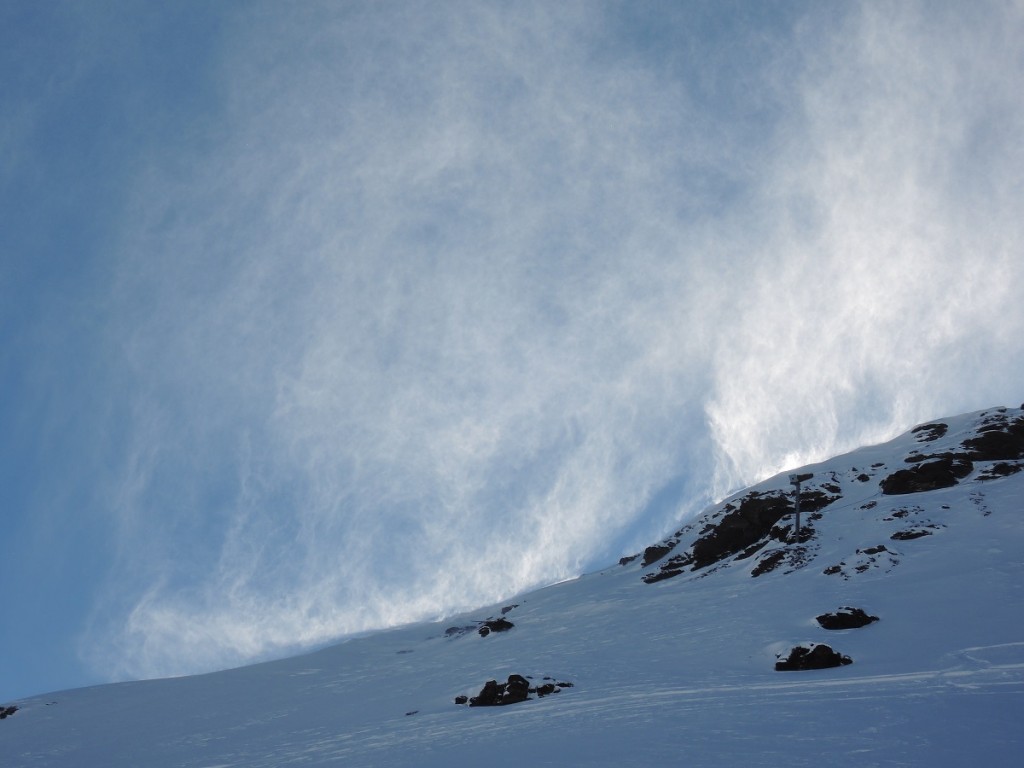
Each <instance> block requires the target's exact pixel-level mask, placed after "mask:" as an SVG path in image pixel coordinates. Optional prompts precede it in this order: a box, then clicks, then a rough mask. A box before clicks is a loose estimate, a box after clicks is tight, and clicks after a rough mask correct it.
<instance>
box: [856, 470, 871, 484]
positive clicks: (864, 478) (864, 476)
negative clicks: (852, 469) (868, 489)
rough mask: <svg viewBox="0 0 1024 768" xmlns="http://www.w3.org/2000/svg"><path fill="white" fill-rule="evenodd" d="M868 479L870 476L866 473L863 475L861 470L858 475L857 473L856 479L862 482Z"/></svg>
mask: <svg viewBox="0 0 1024 768" xmlns="http://www.w3.org/2000/svg"><path fill="white" fill-rule="evenodd" d="M870 479H871V477H870V476H868V475H865V474H864V473H863V472H861V473H860V474H859V475H857V480H859V481H860V482H862V483H866V482H867V481H868V480H870Z"/></svg>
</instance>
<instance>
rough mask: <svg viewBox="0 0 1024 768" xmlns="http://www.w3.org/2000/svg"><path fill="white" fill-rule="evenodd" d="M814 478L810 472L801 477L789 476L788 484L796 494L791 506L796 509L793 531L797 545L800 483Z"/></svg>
mask: <svg viewBox="0 0 1024 768" xmlns="http://www.w3.org/2000/svg"><path fill="white" fill-rule="evenodd" d="M812 477H814V474H813V473H812V472H806V473H804V474H802V475H790V476H789V482H791V483H792V484H793V485H794V486H795V487H796V493H795V496H794V499H793V506H794V507H795V508H796V526H795V527H794V529H793V532H794V534H795V540H796V542H797V544H799V543H800V483H802V482H804V481H805V480H810V479H811V478H812Z"/></svg>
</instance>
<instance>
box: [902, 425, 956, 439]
mask: <svg viewBox="0 0 1024 768" xmlns="http://www.w3.org/2000/svg"><path fill="white" fill-rule="evenodd" d="M948 430H949V425H948V424H922V425H920V426H918V427H914V428H913V429H912V430H910V431H911V433H912V434H915V435H917V441H918V442H919V443H928V442H931V441H932V440H938V439H939V438H940V437H943V436H944V435H945V434H946V432H947V431H948Z"/></svg>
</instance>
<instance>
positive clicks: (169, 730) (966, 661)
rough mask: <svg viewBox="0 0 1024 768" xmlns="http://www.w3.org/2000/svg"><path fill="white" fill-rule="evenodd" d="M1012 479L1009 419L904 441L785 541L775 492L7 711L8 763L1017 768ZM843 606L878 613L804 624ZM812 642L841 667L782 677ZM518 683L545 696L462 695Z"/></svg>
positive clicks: (839, 471)
mask: <svg viewBox="0 0 1024 768" xmlns="http://www.w3.org/2000/svg"><path fill="white" fill-rule="evenodd" d="M1022 466H1024V414H1022V412H1021V411H1020V410H1018V409H993V410H989V411H983V412H978V413H973V414H967V415H964V416H959V417H956V418H953V419H944V420H942V421H941V422H935V423H933V424H930V425H922V427H919V428H917V429H915V430H913V431H911V432H908V433H907V434H905V435H903V436H901V437H899V438H897V439H896V440H894V441H892V442H890V443H887V444H885V445H880V446H873V447H868V448H864V449H861V450H858V451H855V452H853V453H850V454H847V455H845V456H841V457H838V458H836V459H833V460H830V461H827V462H824V463H821V464H818V465H814V466H810V467H807V468H806V469H805V470H802V471H804V472H808V473H813V477H812V478H811V479H809V480H807V481H805V482H804V483H803V490H804V493H803V495H802V497H801V502H802V504H801V505H802V508H803V510H804V514H803V521H804V522H805V526H804V531H803V535H802V536H801V537H800V540H799V541H797V540H796V537H794V535H793V531H792V520H793V515H792V510H791V507H790V506H789V505H790V504H791V496H784V495H783V494H789V493H790V491H791V486H790V485H789V480H788V477H787V476H785V475H782V476H779V477H775V478H772V479H770V480H767V481H765V482H763V483H761V484H759V485H757V486H755V487H754V488H751V489H748V490H746V491H743V492H742V493H739V494H736V495H735V496H734V497H733V498H731V499H727V500H725V501H724V502H723V503H722V504H719V505H716V506H715V507H713V508H711V509H709V510H708V511H707V512H706V513H705V514H704V515H703V516H702V517H701V518H700V519H698V520H696V521H694V522H693V523H692V524H690V525H688V526H686V527H685V528H683V529H682V530H681V531H679V532H678V533H677V534H676V535H675V536H673V537H671V538H670V539H669V540H668V541H666V542H663V543H662V544H661V545H656V546H653V547H651V548H649V549H648V550H647V551H646V552H645V553H641V554H640V555H638V556H637V557H635V558H634V559H632V560H628V559H627V561H626V562H624V563H623V564H620V565H618V566H615V567H611V568H609V569H608V570H605V571H602V572H599V573H594V574H590V575H587V576H584V577H582V578H579V579H576V580H573V581H570V582H565V583H562V584H557V585H554V586H551V587H548V588H546V589H542V590H540V591H537V592H534V593H530V594H526V595H522V596H520V597H517V598H514V599H512V600H509V601H508V602H507V603H504V604H501V605H495V606H490V607H486V608H483V609H481V610H480V611H477V612H474V613H472V614H468V615H465V616H460V617H455V618H451V619H449V620H447V621H445V622H442V623H438V624H420V625H414V626H408V627H403V628H400V629H395V630H391V631H386V632H380V633H376V634H372V635H369V636H364V637H359V638H354V639H350V640H348V641H347V642H344V643H341V644H339V645H337V646H334V647H330V648H326V649H324V650H321V651H318V652H316V653H312V654H309V655H305V656H301V657H297V658H292V659H287V660H283V661H276V662H271V663H267V664H261V665H257V666H252V667H246V668H242V669H236V670H230V671H225V672H219V673H215V674H210V675H203V676H197V677H188V678H178V679H169V680H155V681H146V682H135V683H125V684H118V685H109V686H101V687H96V688H88V689H81V690H73V691H67V692H63V693H56V694H50V695H47V696H40V697H37V698H31V699H26V700H23V701H17V702H0V704H5V705H13V706H17V707H18V710H17V711H16V712H14V713H13V714H11V715H10V716H9V717H6V718H4V719H3V720H2V721H0V764H2V765H3V766H7V767H8V768H13V767H14V766H42V765H48V766H50V765H52V766H74V767H75V768H87V767H89V766H102V767H103V768H115V767H118V766H124V767H125V768H128V767H129V766H131V767H132V768H134V767H136V766H153V767H155V766H196V767H199V766H204V767H207V768H209V767H212V766H283V765H302V766H321V765H345V766H451V765H485V764H486V765H498V766H502V765H519V764H527V765H559V766H563V765H588V766H622V765H688V766H712V765H714V766H719V765H745V766H750V765H763V766H780V765H850V766H865V765H928V766H943V765H950V766H953V765H956V766H961V765H975V764H984V765H987V766H1002V765H1006V766H1010V765H1013V766H1016V765H1020V764H1021V763H1022V761H1024V734H1022V732H1021V722H1022V720H1024V514H1022V513H1024V472H1018V471H1017V470H1019V469H1020V468H1021V467H1022ZM908 470H909V471H908ZM883 488H884V489H885V490H887V491H888V492H889V493H883ZM897 491H910V492H908V493H897ZM755 573H756V574H757V575H756V576H755V575H753V574H755ZM841 607H852V608H862V609H864V610H865V611H866V613H867V614H870V615H874V616H877V617H879V619H880V620H879V621H877V622H874V623H871V624H869V625H867V626H864V627H861V628H857V629H845V630H833V631H829V630H826V629H823V628H822V627H821V626H819V624H818V622H817V621H816V620H815V617H816V616H818V615H820V614H825V613H827V612H834V611H836V610H837V609H839V608H841ZM499 618H503V619H504V620H505V621H506V622H508V623H511V624H512V625H513V626H512V627H511V628H507V629H504V631H500V630H502V627H503V625H502V623H501V622H498V621H497V620H498V619H499ZM487 620H492V621H493V622H495V623H492V625H491V626H492V627H493V629H494V631H491V632H490V633H488V634H487V635H486V636H482V635H481V633H480V632H479V631H478V630H479V628H480V627H481V626H483V625H482V624H481V622H485V621H487ZM822 643H825V644H828V645H830V646H831V647H833V648H834V649H835V650H836V651H837V652H838V653H840V654H842V655H845V656H848V657H850V659H852V663H851V664H848V665H843V666H837V667H834V668H829V669H818V670H811V671H776V670H775V663H776V662H777V661H778V660H779V658H780V657H785V656H787V655H788V653H789V651H790V649H791V648H793V647H794V646H797V645H801V644H802V645H804V646H805V647H811V645H813V644H822ZM513 674H518V675H523V676H527V677H528V678H530V685H531V686H532V687H533V688H537V687H538V686H543V685H545V683H547V684H552V685H553V684H555V683H557V684H559V685H558V686H557V687H558V688H559V690H558V691H557V692H552V693H550V694H549V695H546V696H543V697H539V696H537V694H536V693H534V694H531V700H529V701H524V702H519V703H514V704H510V705H507V706H500V707H471V706H468V705H460V704H456V703H455V700H456V697H459V696H461V695H465V696H471V697H473V696H477V694H479V693H480V690H481V688H482V687H483V685H484V683H485V682H486V681H487V680H489V679H496V680H498V681H500V682H504V681H505V680H506V679H507V678H508V677H509V675H513ZM545 678H548V679H547V680H545ZM542 690H543V689H542Z"/></svg>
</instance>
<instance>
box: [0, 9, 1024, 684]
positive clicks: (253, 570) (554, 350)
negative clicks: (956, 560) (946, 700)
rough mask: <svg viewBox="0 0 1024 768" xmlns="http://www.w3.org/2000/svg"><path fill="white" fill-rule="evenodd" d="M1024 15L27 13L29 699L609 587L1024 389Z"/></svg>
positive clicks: (3, 476)
mask: <svg viewBox="0 0 1024 768" xmlns="http://www.w3.org/2000/svg"><path fill="white" fill-rule="evenodd" d="M1022 32H1024V11H1022V10H1021V8H1020V5H1019V4H1016V3H1009V2H1006V3H1000V2H991V3H982V4H980V5H972V6H971V8H970V9H969V10H968V9H966V8H965V7H963V6H962V4H959V3H927V4H924V3H922V4H917V3H864V4H857V3H834V4H823V3H806V4H804V3H778V4H774V3H756V4H755V3H732V4H730V3H718V2H715V3H704V2H679V3H668V2H664V3H659V2H650V3H636V2H630V3H602V2H587V3H558V4H552V3H528V2H524V3H483V2H481V3H468V2H466V3H450V4H444V5H440V6H439V5H435V4H429V5H425V4H422V3H397V2H396V3H334V4H331V3H324V4H316V3H295V4H286V3H241V2H238V3H217V4H207V3H187V2H179V3H167V4H160V5H159V6H157V5H144V4H138V3H128V2H125V3H117V2H92V3H37V2H8V3H5V4H4V5H3V6H2V8H0V72H2V75H0V85H2V90H3V98H2V99H0V118H2V119H0V126H2V128H0V196H2V199H0V338H2V346H0V408H2V409H3V410H2V420H3V424H4V429H3V431H2V432H0V508H2V509H3V512H4V528H3V536H2V537H0V578H2V579H3V583H4V584H5V587H6V588H5V590H4V596H3V599H2V600H0V642H2V644H3V648H4V651H5V652H4V654H3V661H2V662H0V696H4V697H7V698H12V697H15V696H18V695H25V694H29V693H37V692H41V691H45V690H51V689H56V688H66V687H71V686H76V685H82V684H87V683H92V682H101V681H107V680H113V679H124V678H133V677H144V676H156V675H167V674H184V673H190V672H196V671H202V670H207V669H214V668H218V667H223V666H229V665H236V664H240V663H244V662H245V661H249V660H252V659H258V658H265V657H268V656H272V655H276V654H283V653H289V652H292V651H294V650H297V649H299V648H303V647H309V646H311V645H315V644H319V643H323V642H327V641H329V640H330V639H332V638H336V637H338V636H340V635H343V634H345V633H351V632H357V631H361V630H364V629H368V628H373V627H379V626H384V625H388V624H394V623H399V622H404V621H411V620H415V619H419V618H425V617H435V616H438V615H441V614H443V613H445V612H448V611H452V610H456V609H460V608H467V607H472V606H473V605H476V604H482V603H486V602H489V601H491V600H496V599H499V598H500V597H503V596H506V595H508V594H510V593H513V592H515V591H518V590H521V589H524V588H527V587H529V586H533V585H537V584H541V583H545V582H550V581H552V580H556V579H560V578H564V577H567V576H570V575H573V574H576V573H579V572H581V571H584V570H587V569H593V568H597V567H600V566H603V565H605V564H607V563H608V562H611V561H613V560H615V559H617V558H618V557H619V556H620V555H622V554H625V553H628V552H631V551H634V550H636V549H637V548H639V547H641V546H643V545H644V544H646V543H649V542H650V541H652V540H654V539H656V538H657V537H658V536H659V535H661V534H662V533H664V532H665V531H666V530H668V529H670V528H672V527H673V526H674V525H675V524H676V523H677V521H678V520H679V519H681V518H682V517H685V516H686V515H688V514H692V513H693V512H694V511H695V510H697V509H699V508H700V507H701V506H702V505H703V504H704V503H706V502H707V501H708V500H709V499H712V498H715V497H718V496H721V495H722V494H724V493H725V491H727V490H729V489H732V488H735V487H737V486H739V485H742V484H745V483H749V482H752V481H754V480H756V479H759V478H761V477H763V476H765V475H767V474H770V473H772V472H775V471H779V470H781V469H784V468H787V467H792V466H795V465H798V464H800V463H804V462H807V461H811V460H816V459H820V458H823V457H825V456H827V455H830V454H832V453H835V452H837V451H839V450H843V449H846V448H850V447H853V446H855V445H858V444H861V443H863V442H874V441H879V440H882V439H884V438H887V437H889V436H891V435H892V434H894V433H896V432H898V431H901V430H902V429H905V428H907V427H908V426H911V425H913V424H914V423H916V422H918V421H920V420H924V419H927V418H931V417H934V416H939V415H943V414H949V413H955V412H961V411H967V410H975V409H979V408H984V407H987V406H990V405H997V404H1004V403H1005V404H1017V403H1019V401H1020V400H1021V399H1022V398H1024V393H1022V390H1021V386H1020V382H1021V381H1024V348H1022V346H1021V344H1020V339H1021V337H1022V332H1024V309H1022V307H1021V303H1020V301H1019V293H1020V291H1019V286H1020V285H1021V282H1022V278H1024V250H1022V248H1024V237H1022V234H1024V233H1022V224H1021V221H1020V218H1021V217H1020V214H1019V212H1020V210H1022V207H1024V206H1022V203H1024V189H1022V185H1021V181H1020V179H1021V178H1024V149H1022V145H1021V143H1020V138H1019V137H1020V136H1021V135H1024V105H1022V104H1021V102H1020V98H1019V94H1020V93H1021V92H1022V90H1024V87H1022V86H1024V62H1022V60H1021V57H1020V54H1019V42H1018V41H1019V40H1020V39H1021V33H1022Z"/></svg>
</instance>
